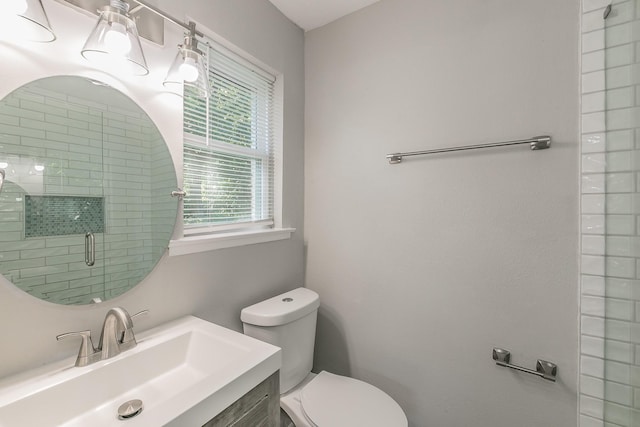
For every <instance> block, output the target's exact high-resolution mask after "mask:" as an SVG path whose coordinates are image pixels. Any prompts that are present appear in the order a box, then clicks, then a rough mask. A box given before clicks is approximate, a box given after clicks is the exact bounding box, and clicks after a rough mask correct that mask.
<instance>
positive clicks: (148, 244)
mask: <svg viewBox="0 0 640 427" xmlns="http://www.w3.org/2000/svg"><path fill="white" fill-rule="evenodd" d="M0 145H1V146H2V149H1V150H0V161H2V162H7V163H9V165H10V166H9V167H8V168H7V181H6V182H5V186H4V187H3V189H2V192H0V211H1V212H2V215H0V241H1V242H2V243H3V244H2V245H1V246H0V271H1V272H2V274H3V275H4V276H5V277H7V278H8V279H9V280H10V281H12V282H13V283H14V284H16V285H17V286H18V287H20V288H21V289H23V290H24V291H26V292H28V293H30V294H33V295H34V296H37V297H39V298H42V299H45V300H48V301H51V302H56V303H64V304H83V303H88V302H90V301H91V299H92V298H94V297H99V298H102V299H103V300H104V299H109V298H112V297H114V296H117V295H119V294H121V293H122V292H124V291H126V290H128V289H129V288H130V287H131V286H132V285H135V284H137V283H138V282H139V281H140V280H141V279H142V278H144V277H145V276H146V275H147V274H148V273H149V271H150V270H151V269H152V268H153V267H154V265H155V262H156V261H157V259H158V257H159V256H160V255H162V253H163V252H164V250H165V249H166V245H167V242H168V240H169V238H170V236H171V233H172V232H173V227H174V223H175V219H176V204H177V201H175V200H171V199H170V198H169V192H170V189H174V188H175V186H176V175H175V171H174V168H173V163H172V161H171V158H170V156H169V154H168V150H167V148H166V146H165V143H164V141H163V140H162V137H161V136H160V134H159V132H158V131H157V129H156V127H155V126H154V125H153V123H152V122H151V120H150V119H149V118H148V117H146V115H144V114H143V113H141V112H138V111H128V110H125V109H120V108H115V107H113V106H109V105H106V104H101V103H100V102H93V101H88V100H84V99H80V98H74V97H71V96H67V95H64V94H60V93H57V92H54V91H49V90H46V89H42V88H37V89H36V88H33V87H30V88H29V89H26V88H23V89H20V90H17V91H15V92H13V93H12V94H10V95H9V96H8V97H7V98H5V99H4V100H3V103H2V104H1V105H0ZM35 163H38V164H40V163H41V164H42V166H44V170H43V171H33V170H32V168H33V165H34V164H35ZM25 194H35V195H67V196H69V195H71V196H76V197H78V196H94V197H95V196H99V197H103V198H104V200H105V203H104V215H105V226H106V228H105V233H95V237H96V262H95V265H94V266H92V267H88V266H87V265H86V263H85V237H84V234H75V235H67V236H47V237H30V238H25V230H24V226H25V217H24V214H25V212H24V195H25ZM167 204H169V209H167ZM89 231H90V230H89Z"/></svg>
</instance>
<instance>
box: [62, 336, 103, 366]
mask: <svg viewBox="0 0 640 427" xmlns="http://www.w3.org/2000/svg"><path fill="white" fill-rule="evenodd" d="M68 337H80V338H82V343H81V344H80V350H79V351H78V358H77V359H76V366H87V365H88V364H89V363H90V360H89V358H90V357H91V356H92V355H93V354H95V352H96V349H95V348H94V347H93V342H92V341H91V331H80V332H67V333H64V334H60V335H58V336H56V339H57V340H58V341H60V340H62V339H65V338H68Z"/></svg>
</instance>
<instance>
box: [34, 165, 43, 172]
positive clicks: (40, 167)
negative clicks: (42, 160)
mask: <svg viewBox="0 0 640 427" xmlns="http://www.w3.org/2000/svg"><path fill="white" fill-rule="evenodd" d="M33 168H34V169H35V170H36V172H42V171H43V170H44V165H34V166H33Z"/></svg>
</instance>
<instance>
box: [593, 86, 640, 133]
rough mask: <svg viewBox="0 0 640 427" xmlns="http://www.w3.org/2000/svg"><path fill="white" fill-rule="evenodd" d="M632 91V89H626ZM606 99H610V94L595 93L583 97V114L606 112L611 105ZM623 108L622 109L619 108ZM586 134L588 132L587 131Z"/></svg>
mask: <svg viewBox="0 0 640 427" xmlns="http://www.w3.org/2000/svg"><path fill="white" fill-rule="evenodd" d="M616 90H625V89H616ZM626 90H627V91H630V90H631V89H626ZM606 98H608V94H607V93H606V92H593V93H588V94H585V95H583V96H582V113H583V114H585V113H594V112H598V111H604V110H605V106H606V107H608V106H609V105H610V104H609V103H608V102H606ZM624 107H630V105H624ZM618 108H622V107H618ZM585 132H588V131H587V130H585Z"/></svg>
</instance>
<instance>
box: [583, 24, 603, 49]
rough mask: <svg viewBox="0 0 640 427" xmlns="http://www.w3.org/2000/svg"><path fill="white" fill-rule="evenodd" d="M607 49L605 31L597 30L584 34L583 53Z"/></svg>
mask: <svg viewBox="0 0 640 427" xmlns="http://www.w3.org/2000/svg"><path fill="white" fill-rule="evenodd" d="M604 48H605V33H604V30H595V31H591V32H589V33H584V34H582V52H583V53H586V52H593V51H594V50H601V49H604Z"/></svg>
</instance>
